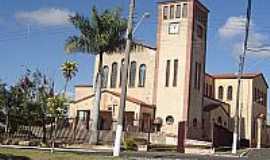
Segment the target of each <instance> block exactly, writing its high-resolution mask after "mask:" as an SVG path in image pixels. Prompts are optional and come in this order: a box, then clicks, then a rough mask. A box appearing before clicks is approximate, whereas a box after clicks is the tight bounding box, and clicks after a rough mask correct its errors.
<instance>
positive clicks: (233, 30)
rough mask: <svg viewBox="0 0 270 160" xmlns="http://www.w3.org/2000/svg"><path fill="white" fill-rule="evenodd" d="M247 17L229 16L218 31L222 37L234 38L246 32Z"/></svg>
mask: <svg viewBox="0 0 270 160" xmlns="http://www.w3.org/2000/svg"><path fill="white" fill-rule="evenodd" d="M245 22H246V20H245V18H244V17H243V16H239V17H229V18H228V19H227V21H226V23H225V24H224V25H223V26H222V27H221V28H219V30H218V33H219V35H220V37H221V38H232V37H234V36H238V35H241V34H243V33H244V30H245Z"/></svg>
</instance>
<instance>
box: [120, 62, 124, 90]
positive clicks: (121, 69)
mask: <svg viewBox="0 0 270 160" xmlns="http://www.w3.org/2000/svg"><path fill="white" fill-rule="evenodd" d="M124 64H125V59H124V58H123V59H122V60H121V67H120V81H119V87H121V83H122V74H123V73H122V72H123V69H124Z"/></svg>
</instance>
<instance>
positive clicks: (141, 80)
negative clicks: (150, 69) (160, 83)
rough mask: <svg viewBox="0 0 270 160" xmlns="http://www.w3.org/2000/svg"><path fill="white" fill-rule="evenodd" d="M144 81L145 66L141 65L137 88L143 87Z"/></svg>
mask: <svg viewBox="0 0 270 160" xmlns="http://www.w3.org/2000/svg"><path fill="white" fill-rule="evenodd" d="M145 79H146V65H145V64H141V65H140V69H139V87H144V86H145Z"/></svg>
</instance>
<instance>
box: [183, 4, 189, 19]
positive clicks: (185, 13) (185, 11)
mask: <svg viewBox="0 0 270 160" xmlns="http://www.w3.org/2000/svg"><path fill="white" fill-rule="evenodd" d="M187 10H188V5H187V3H184V4H183V11H182V17H183V18H186V17H187Z"/></svg>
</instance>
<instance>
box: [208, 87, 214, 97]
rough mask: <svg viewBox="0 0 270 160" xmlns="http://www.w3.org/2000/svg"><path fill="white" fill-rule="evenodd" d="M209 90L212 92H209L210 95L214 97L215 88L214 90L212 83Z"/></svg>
mask: <svg viewBox="0 0 270 160" xmlns="http://www.w3.org/2000/svg"><path fill="white" fill-rule="evenodd" d="M209 92H210V93H209V95H210V97H211V98H213V97H214V96H213V95H214V90H213V86H212V85H209Z"/></svg>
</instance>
